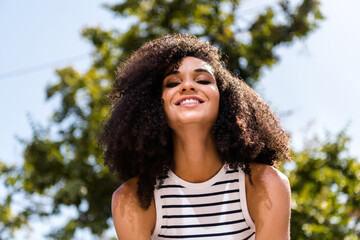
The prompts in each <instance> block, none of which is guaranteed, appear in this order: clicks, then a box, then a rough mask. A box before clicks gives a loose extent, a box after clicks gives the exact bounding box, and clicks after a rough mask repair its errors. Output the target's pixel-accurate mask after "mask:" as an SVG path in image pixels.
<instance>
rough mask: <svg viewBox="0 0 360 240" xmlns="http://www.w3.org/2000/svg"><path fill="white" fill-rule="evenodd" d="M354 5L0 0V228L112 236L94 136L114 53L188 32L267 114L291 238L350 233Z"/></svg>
mask: <svg viewBox="0 0 360 240" xmlns="http://www.w3.org/2000/svg"><path fill="white" fill-rule="evenodd" d="M359 8H360V2H359V1H356V0H344V1H335V0H328V1H315V0H291V1H273V0H267V1H265V0H257V1H255V0H243V1H229V0H224V1H220V0H219V1H195V0H186V1H184V0H182V1H177V0H148V1H115V0H103V1H100V0H93V1H85V0H78V1H69V0H63V1H44V0H34V1H25V0H18V1H5V0H0V33H1V37H0V84H1V87H0V113H1V118H0V122H1V125H0V126H1V130H0V239H115V231H114V229H113V226H112V219H111V212H110V200H111V194H112V192H113V191H114V190H115V189H116V188H117V187H118V186H119V185H120V184H121V181H119V180H117V179H116V177H115V176H113V175H111V174H110V173H109V172H108V171H107V169H106V168H104V167H103V164H102V159H101V150H100V149H99V147H98V146H97V145H96V136H97V134H98V132H99V126H100V123H101V121H102V119H104V118H105V117H106V115H107V113H108V111H109V105H108V102H107V101H106V98H105V96H106V94H107V93H108V92H109V90H110V87H111V83H112V81H113V79H114V72H115V70H116V67H117V66H118V65H119V63H120V62H121V61H123V60H125V59H126V58H127V57H129V56H130V54H131V53H132V52H133V51H134V50H135V49H137V48H138V47H139V46H140V45H141V44H142V43H144V42H146V41H148V40H151V39H154V38H156V37H158V36H162V35H165V34H167V33H174V32H180V33H186V32H188V33H192V34H195V35H197V36H198V37H200V38H201V39H202V40H204V41H210V42H211V43H212V44H214V45H215V46H217V47H218V48H219V49H221V51H222V52H223V53H225V55H226V61H227V63H228V68H229V69H230V70H231V71H232V72H234V74H237V75H240V76H241V77H242V78H243V79H244V80H245V81H246V82H247V83H248V84H249V85H250V86H252V87H253V88H254V89H255V90H256V91H257V92H258V93H259V94H260V95H261V96H262V97H263V98H264V99H265V100H267V101H268V102H269V103H270V104H271V106H272V107H273V109H274V110H275V111H276V112H277V113H278V115H279V117H280V118H281V121H282V123H283V125H284V128H285V129H286V131H288V132H289V134H290V135H291V137H292V146H293V150H294V161H293V162H292V163H287V164H285V165H284V166H283V167H282V168H281V170H282V171H283V172H284V173H285V174H287V176H288V177H289V179H290V182H291V185H292V220H291V221H292V222H291V224H292V225H291V235H292V239H360V237H359V235H360V219H359V214H360V211H359V210H360V209H359V206H360V181H359V180H360V163H359V157H360V111H359V107H358V104H359V103H360V95H359V94H357V91H358V89H360V81H359V80H360V79H359V74H358V72H357V70H358V68H359V67H358V66H357V65H358V59H357V57H358V55H359V54H360V44H359V42H360V31H358V25H359V20H358V19H357V18H356V16H357V11H358V9H359Z"/></svg>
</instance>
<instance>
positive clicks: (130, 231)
mask: <svg viewBox="0 0 360 240" xmlns="http://www.w3.org/2000/svg"><path fill="white" fill-rule="evenodd" d="M137 181H138V179H137V178H132V179H130V180H129V181H127V182H126V183H124V184H123V185H122V186H121V187H119V188H118V189H117V190H116V191H115V192H114V193H113V196H112V203H111V210H112V216H113V220H114V225H115V230H116V234H117V236H118V239H119V240H150V238H151V232H152V231H153V229H154V226H155V221H156V212H155V206H154V201H152V203H151V206H150V207H149V209H147V210H144V209H142V208H141V207H140V203H139V200H138V197H137V194H136V191H137Z"/></svg>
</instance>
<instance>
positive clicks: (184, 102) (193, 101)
mask: <svg viewBox="0 0 360 240" xmlns="http://www.w3.org/2000/svg"><path fill="white" fill-rule="evenodd" d="M203 102H204V101H202V100H201V99H199V98H194V97H191V98H183V99H180V100H179V101H178V102H177V103H176V105H178V106H183V105H194V104H196V105H197V104H201V103H203Z"/></svg>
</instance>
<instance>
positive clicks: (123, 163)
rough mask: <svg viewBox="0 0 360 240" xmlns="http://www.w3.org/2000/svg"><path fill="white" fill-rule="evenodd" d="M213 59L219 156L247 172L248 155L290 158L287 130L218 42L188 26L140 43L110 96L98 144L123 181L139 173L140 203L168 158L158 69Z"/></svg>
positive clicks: (263, 159) (270, 160)
mask: <svg viewBox="0 0 360 240" xmlns="http://www.w3.org/2000/svg"><path fill="white" fill-rule="evenodd" d="M187 56H192V57H196V58H199V59H201V60H203V61H205V62H207V63H208V64H210V66H212V67H213V69H214V76H215V79H216V82H217V86H218V89H219V93H220V105H219V115H218V118H217V120H216V122H215V124H214V126H213V129H212V132H213V136H214V139H215V143H216V146H217V151H218V152H219V155H220V158H221V161H222V162H223V163H227V164H228V165H229V166H230V167H231V168H237V167H240V168H241V169H242V170H243V171H244V172H245V173H246V174H247V175H248V176H249V177H250V180H251V171H250V168H249V163H251V162H259V163H264V164H268V165H274V164H275V163H276V162H278V161H282V160H288V159H290V148H289V146H288V144H289V137H288V135H287V134H286V132H284V130H283V129H282V128H281V126H280V123H279V120H278V118H277V117H276V115H275V114H274V113H273V112H272V111H271V110H270V107H269V105H268V104H266V103H265V102H264V101H263V100H262V99H261V98H260V97H259V96H258V95H257V94H256V93H255V92H254V90H253V89H252V88H250V87H249V86H248V85H247V84H246V83H244V82H243V81H242V80H241V79H239V78H237V77H234V76H233V75H232V74H231V73H230V72H229V71H228V70H226V68H225V64H224V62H223V61H222V60H221V55H220V53H219V51H218V49H217V48H215V47H213V46H211V45H210V44H209V43H208V42H206V43H203V42H201V41H200V40H199V39H198V38H196V37H195V36H192V35H189V34H183V35H181V34H174V35H168V36H165V37H161V38H159V39H156V40H153V41H150V42H147V43H145V44H144V45H143V46H141V47H140V48H139V49H138V50H137V51H136V52H134V53H133V54H132V55H131V57H130V58H129V59H128V60H127V61H126V62H124V63H122V65H121V66H120V67H119V69H118V74H117V77H116V80H115V83H114V86H113V92H112V93H111V94H110V97H111V98H112V99H113V105H112V110H111V116H110V118H109V119H108V120H107V122H106V124H105V125H104V128H103V132H102V133H101V134H100V137H99V144H100V145H101V146H102V147H103V149H104V159H105V165H107V166H108V167H109V169H110V170H112V171H115V172H117V173H118V176H119V178H120V179H121V180H123V181H126V180H128V179H130V178H132V177H135V176H139V181H138V192H137V194H138V198H139V201H140V204H141V206H142V207H143V208H144V209H147V208H148V207H149V206H150V203H151V200H152V198H153V191H154V188H155V185H156V180H157V179H158V180H160V184H161V183H162V182H163V180H164V179H165V178H166V177H167V172H168V170H169V168H171V167H172V166H173V145H172V138H171V129H170V127H169V126H168V124H167V121H166V116H165V112H164V108H163V104H162V100H161V94H162V92H161V89H162V88H161V86H162V81H163V79H164V75H165V72H166V71H167V70H168V69H169V68H171V67H174V66H176V65H178V64H179V63H180V62H181V61H182V59H183V58H184V57H187Z"/></svg>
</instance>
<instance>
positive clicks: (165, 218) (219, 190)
mask: <svg viewBox="0 0 360 240" xmlns="http://www.w3.org/2000/svg"><path fill="white" fill-rule="evenodd" d="M168 176H169V177H168V178H166V179H165V181H164V183H163V185H162V186H161V187H160V188H159V189H155V191H154V198H155V207H156V224H155V229H154V232H153V234H152V237H151V239H152V240H155V239H189V240H192V239H201V240H217V239H222V240H234V239H237V240H241V239H243V240H245V239H246V240H254V239H255V224H254V222H253V221H252V219H251V217H250V215H249V211H248V208H247V204H246V192H245V174H244V172H243V171H242V170H241V169H238V170H232V169H229V167H228V166H227V165H224V166H223V167H222V168H221V170H220V171H219V172H218V173H217V174H216V175H215V176H214V177H212V178H211V179H209V180H208V181H206V182H202V183H190V182H187V181H184V180H182V179H181V178H179V177H178V176H176V175H175V174H174V173H173V172H172V171H169V173H168Z"/></svg>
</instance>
